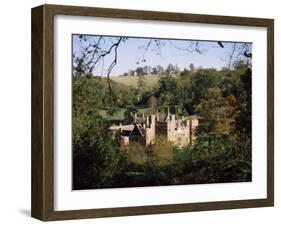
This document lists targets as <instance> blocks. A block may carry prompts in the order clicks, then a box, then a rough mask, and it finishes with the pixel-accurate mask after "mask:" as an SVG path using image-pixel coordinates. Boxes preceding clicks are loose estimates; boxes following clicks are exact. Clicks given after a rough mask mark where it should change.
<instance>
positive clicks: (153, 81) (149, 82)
mask: <svg viewBox="0 0 281 226" xmlns="http://www.w3.org/2000/svg"><path fill="white" fill-rule="evenodd" d="M160 77H161V76H159V75H145V76H144V81H145V87H146V88H147V90H151V89H152V88H153V87H155V86H157V83H158V80H159V79H160ZM111 79H112V80H113V81H115V82H118V83H121V84H124V85H127V86H132V87H134V88H137V87H138V76H115V77H114V76H112V77H111Z"/></svg>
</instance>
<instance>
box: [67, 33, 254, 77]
mask: <svg viewBox="0 0 281 226" xmlns="http://www.w3.org/2000/svg"><path fill="white" fill-rule="evenodd" d="M86 37H87V38H88V39H87V42H81V41H80V39H79V36H78V35H73V53H74V54H75V55H80V54H81V50H82V49H83V48H84V47H85V46H86V45H88V44H89V43H94V41H95V40H97V38H99V36H86ZM149 40H151V39H150V38H149V39H147V38H133V37H130V38H128V39H127V40H126V41H125V42H121V43H120V45H119V47H118V58H117V65H116V66H115V67H114V68H113V70H112V72H111V75H112V76H116V75H120V74H123V73H124V72H128V71H129V70H134V69H136V68H137V67H139V66H141V67H142V66H146V65H147V66H151V67H153V66H157V65H161V66H162V67H164V68H166V66H167V65H168V64H169V63H172V64H174V65H178V66H179V68H180V69H181V70H183V69H184V68H189V65H190V64H191V63H193V64H194V66H195V67H203V68H216V69H221V68H222V67H225V66H227V65H228V59H229V55H230V54H231V52H232V49H233V45H234V43H232V42H222V44H223V46H224V48H221V47H220V46H219V45H218V43H217V42H213V41H199V42H198V43H199V44H198V48H199V50H200V51H201V52H202V53H198V52H197V51H194V48H195V44H196V41H193V40H169V39H160V40H161V41H160V42H159V43H160V45H161V47H160V49H159V48H157V46H156V42H151V43H152V44H151V45H150V47H149V48H148V50H147V51H145V47H146V46H147V44H148V42H149ZM157 40H159V39H157ZM114 41H116V37H110V36H108V37H104V39H103V43H102V44H100V46H101V47H102V48H103V49H106V50H107V49H108V48H109V46H110V45H111V44H112V43H113V42H114ZM241 45H243V43H236V46H241ZM249 46H250V51H251V49H252V48H251V44H249ZM187 48H188V49H189V50H186V49H187ZM144 53H145V55H144V59H145V62H141V59H142V55H143V54H144ZM113 57H114V54H113V53H112V54H110V55H108V56H106V57H105V58H104V61H100V62H99V64H98V65H97V66H96V68H95V70H94V74H95V75H105V74H106V70H107V68H108V67H109V65H110V63H111V62H112V60H113ZM137 62H138V63H137Z"/></svg>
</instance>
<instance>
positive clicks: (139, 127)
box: [130, 124, 144, 137]
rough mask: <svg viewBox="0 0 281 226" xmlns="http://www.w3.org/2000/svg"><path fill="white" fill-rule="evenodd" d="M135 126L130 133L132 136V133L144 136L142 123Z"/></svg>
mask: <svg viewBox="0 0 281 226" xmlns="http://www.w3.org/2000/svg"><path fill="white" fill-rule="evenodd" d="M134 125H135V127H134V129H133V130H132V132H131V133H130V136H131V135H137V136H142V137H143V136H144V134H143V128H142V125H141V124H134Z"/></svg>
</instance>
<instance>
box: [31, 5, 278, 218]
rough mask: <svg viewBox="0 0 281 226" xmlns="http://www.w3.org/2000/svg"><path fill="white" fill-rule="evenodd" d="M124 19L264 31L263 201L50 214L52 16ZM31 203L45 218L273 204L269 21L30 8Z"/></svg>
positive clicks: (271, 25)
mask: <svg viewBox="0 0 281 226" xmlns="http://www.w3.org/2000/svg"><path fill="white" fill-rule="evenodd" d="M55 15H71V16H87V17H105V18H106V17H108V18H126V19H140V20H153V21H170V22H189V23H204V24H217V25H240V26H254V27H264V28H266V29H267V160H266V161H267V198H264V199H248V200H234V201H216V202H200V203H178V204H168V205H153V206H135V207H121V208H119V207H118V208H117V207H115V208H99V209H77V210H67V211H55V210H54V152H53V150H54V149H53V146H54V140H53V132H54V113H53V112H54V16H55ZM31 51H32V191H31V192H32V202H31V215H32V217H34V218H37V219H40V220H43V221H50V220H66V219H82V218H98V217H114V216H129V215H143V214H162V213H175V212H187V211H206V210H220V209H235V208H250V207H265V206H273V205H274V21H273V19H261V18H245V17H230V16H211V15H199V14H198V15H196V14H184V13H168V12H152V11H138V10H124V9H108V8H91V7H77V6H60V5H42V6H39V7H36V8H33V9H32V50H31Z"/></svg>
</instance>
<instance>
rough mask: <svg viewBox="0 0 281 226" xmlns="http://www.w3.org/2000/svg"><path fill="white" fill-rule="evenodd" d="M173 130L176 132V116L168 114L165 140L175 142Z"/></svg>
mask: <svg viewBox="0 0 281 226" xmlns="http://www.w3.org/2000/svg"><path fill="white" fill-rule="evenodd" d="M175 130H176V116H175V115H173V114H168V116H167V140H168V141H171V142H174V141H175Z"/></svg>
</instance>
